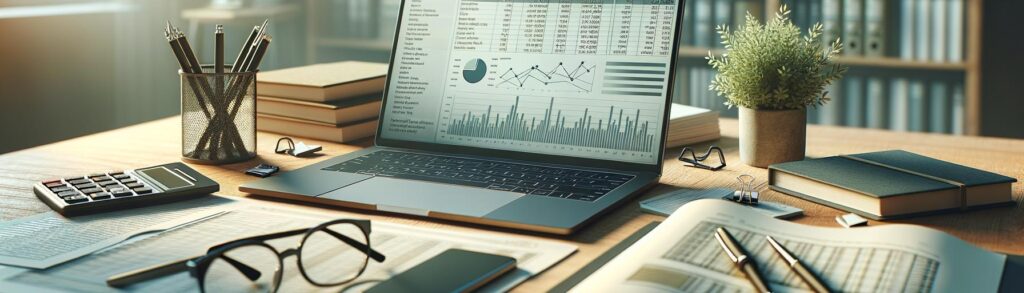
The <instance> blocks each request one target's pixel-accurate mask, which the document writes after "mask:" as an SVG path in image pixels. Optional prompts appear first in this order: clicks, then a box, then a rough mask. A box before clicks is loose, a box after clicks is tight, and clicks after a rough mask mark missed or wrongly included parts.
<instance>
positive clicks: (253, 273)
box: [220, 254, 262, 281]
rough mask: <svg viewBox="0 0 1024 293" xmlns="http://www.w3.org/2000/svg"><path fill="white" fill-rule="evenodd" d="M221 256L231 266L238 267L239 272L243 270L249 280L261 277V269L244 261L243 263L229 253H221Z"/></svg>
mask: <svg viewBox="0 0 1024 293" xmlns="http://www.w3.org/2000/svg"><path fill="white" fill-rule="evenodd" d="M220 258H223V259H224V260H225V261H227V262H228V263H229V264H231V266H233V267H235V269H238V271H239V272H242V274H243V275H245V277H246V278H248V279H249V281H256V280H258V279H259V278H260V275H262V274H261V273H260V271H258V270H256V269H254V268H252V267H250V266H248V265H246V264H244V263H241V262H239V261H237V260H235V259H233V258H231V257H229V256H227V255H223V254H221V255H220Z"/></svg>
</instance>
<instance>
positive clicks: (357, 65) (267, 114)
mask: <svg viewBox="0 0 1024 293" xmlns="http://www.w3.org/2000/svg"><path fill="white" fill-rule="evenodd" d="M387 70H388V65H387V64H381V63H368V62H355V61H346V62H337V63H326V64H315V65H309V66H302V67H294V68H286V69H280V70H273V71H267V72H261V73H259V75H258V76H257V94H258V96H257V98H256V112H257V115H256V128H257V129H259V130H260V131H269V132H276V133H280V134H284V135H290V136H299V137H307V138H313V139H319V140H325V141H333V142H340V143H345V142H350V141H353V140H357V139H360V138H366V137H370V136H373V135H374V133H375V132H376V129H377V116H378V115H380V106H381V97H382V91H383V90H384V78H385V75H386V74H387Z"/></svg>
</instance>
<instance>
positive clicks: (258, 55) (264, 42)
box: [228, 35, 273, 120]
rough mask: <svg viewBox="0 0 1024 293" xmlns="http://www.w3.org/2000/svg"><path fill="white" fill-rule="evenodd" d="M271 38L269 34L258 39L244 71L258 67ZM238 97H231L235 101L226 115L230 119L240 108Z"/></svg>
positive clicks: (240, 103) (233, 117)
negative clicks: (257, 44) (257, 43)
mask: <svg viewBox="0 0 1024 293" xmlns="http://www.w3.org/2000/svg"><path fill="white" fill-rule="evenodd" d="M272 40H273V38H271V37H270V36H269V35H264V36H263V37H262V38H261V39H260V42H259V46H257V47H256V49H253V52H254V53H253V55H254V56H255V57H253V58H252V60H249V64H246V66H245V67H244V70H245V71H246V72H249V71H254V70H256V69H259V67H260V62H261V61H263V55H265V54H266V53H267V48H268V47H270V41H272ZM246 83H248V80H246V81H244V82H243V83H242V85H244V84H246ZM239 99H240V97H238V98H235V99H232V100H234V101H235V104H234V107H231V113H230V115H229V116H228V117H229V119H232V120H233V119H235V115H237V114H238V109H240V108H241V106H242V102H241V101H240V100H239ZM229 103H230V102H229Z"/></svg>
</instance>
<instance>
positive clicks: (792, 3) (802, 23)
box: [783, 0, 810, 30]
mask: <svg viewBox="0 0 1024 293" xmlns="http://www.w3.org/2000/svg"><path fill="white" fill-rule="evenodd" d="M787 2H788V3H787ZM807 2H810V0H789V1H783V3H786V6H789V9H790V10H792V11H793V12H791V14H790V16H791V17H792V18H793V24H794V25H796V26H797V27H799V28H801V29H802V30H805V29H807V10H808V9H807Z"/></svg>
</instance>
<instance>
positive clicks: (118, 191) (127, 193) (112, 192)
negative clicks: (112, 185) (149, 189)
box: [110, 188, 132, 197]
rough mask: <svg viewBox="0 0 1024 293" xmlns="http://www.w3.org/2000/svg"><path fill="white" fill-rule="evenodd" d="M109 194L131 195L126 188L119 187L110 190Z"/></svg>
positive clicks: (118, 195) (115, 195) (116, 195)
mask: <svg viewBox="0 0 1024 293" xmlns="http://www.w3.org/2000/svg"><path fill="white" fill-rule="evenodd" d="M110 194H112V195H113V196H114V197H125V196H131V195H132V191H131V190H128V189H124V188H120V189H114V190H111V191H110Z"/></svg>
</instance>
